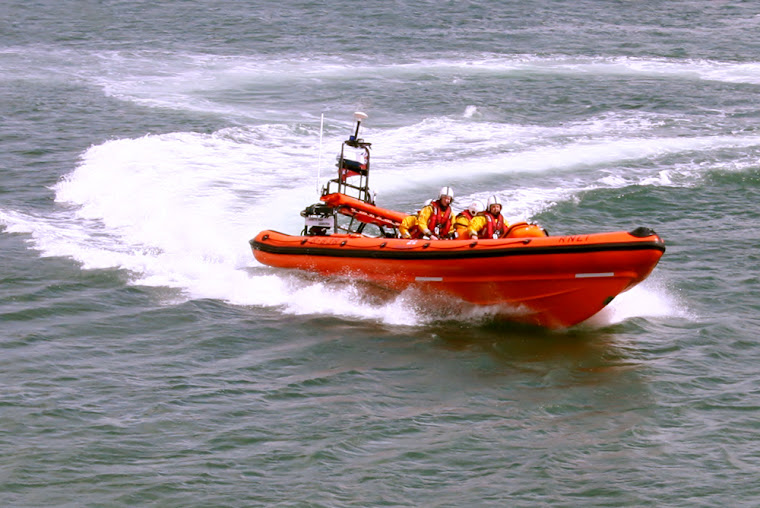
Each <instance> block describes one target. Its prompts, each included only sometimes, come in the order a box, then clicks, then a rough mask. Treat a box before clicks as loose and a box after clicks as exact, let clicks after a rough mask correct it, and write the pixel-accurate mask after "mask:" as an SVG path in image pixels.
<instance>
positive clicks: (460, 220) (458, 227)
mask: <svg viewBox="0 0 760 508" xmlns="http://www.w3.org/2000/svg"><path fill="white" fill-rule="evenodd" d="M473 217H474V215H473V214H472V213H470V211H469V210H463V211H462V212H460V213H459V214H458V215H457V216H456V218H455V219H454V231H455V232H456V236H457V237H459V236H462V235H463V234H464V232H465V231H467V228H469V227H470V221H471V220H472V218H473Z"/></svg>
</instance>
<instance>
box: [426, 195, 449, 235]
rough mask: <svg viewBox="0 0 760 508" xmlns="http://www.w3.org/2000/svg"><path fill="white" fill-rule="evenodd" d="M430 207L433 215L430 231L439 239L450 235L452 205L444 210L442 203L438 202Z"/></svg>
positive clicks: (429, 223)
mask: <svg viewBox="0 0 760 508" xmlns="http://www.w3.org/2000/svg"><path fill="white" fill-rule="evenodd" d="M430 207H431V208H432V209H433V213H431V214H430V219H429V220H428V229H429V230H430V231H431V232H433V234H435V235H436V236H438V237H441V236H446V235H448V234H449V231H450V230H451V216H452V213H451V205H449V206H448V207H446V209H445V210H444V209H443V208H441V203H440V202H439V201H438V200H436V201H433V202H432V203H430Z"/></svg>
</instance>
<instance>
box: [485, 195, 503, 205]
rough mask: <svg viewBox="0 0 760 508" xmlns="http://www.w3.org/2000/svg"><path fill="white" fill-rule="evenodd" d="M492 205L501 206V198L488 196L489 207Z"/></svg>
mask: <svg viewBox="0 0 760 508" xmlns="http://www.w3.org/2000/svg"><path fill="white" fill-rule="evenodd" d="M491 205H499V206H501V199H499V198H498V197H497V196H491V197H490V198H488V204H487V205H486V206H487V207H488V208H491Z"/></svg>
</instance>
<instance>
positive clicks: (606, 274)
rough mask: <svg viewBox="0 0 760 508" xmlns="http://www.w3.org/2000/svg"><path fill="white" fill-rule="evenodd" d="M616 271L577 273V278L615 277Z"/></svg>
mask: <svg viewBox="0 0 760 508" xmlns="http://www.w3.org/2000/svg"><path fill="white" fill-rule="evenodd" d="M614 276H615V272H601V273H576V274H575V278H576V279H588V278H590V277H614Z"/></svg>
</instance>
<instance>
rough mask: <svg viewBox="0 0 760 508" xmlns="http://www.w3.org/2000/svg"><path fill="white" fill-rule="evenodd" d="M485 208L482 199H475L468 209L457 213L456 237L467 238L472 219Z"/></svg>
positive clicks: (455, 221) (455, 222)
mask: <svg viewBox="0 0 760 508" xmlns="http://www.w3.org/2000/svg"><path fill="white" fill-rule="evenodd" d="M484 208H485V207H484V206H483V202H482V201H479V200H475V201H473V202H472V203H470V206H468V207H467V209H466V210H462V211H461V212H460V213H459V214H457V216H456V218H455V219H454V238H467V228H469V227H470V221H471V220H472V218H473V217H475V216H476V215H477V214H478V213H480V212H482V211H483V209H484Z"/></svg>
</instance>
